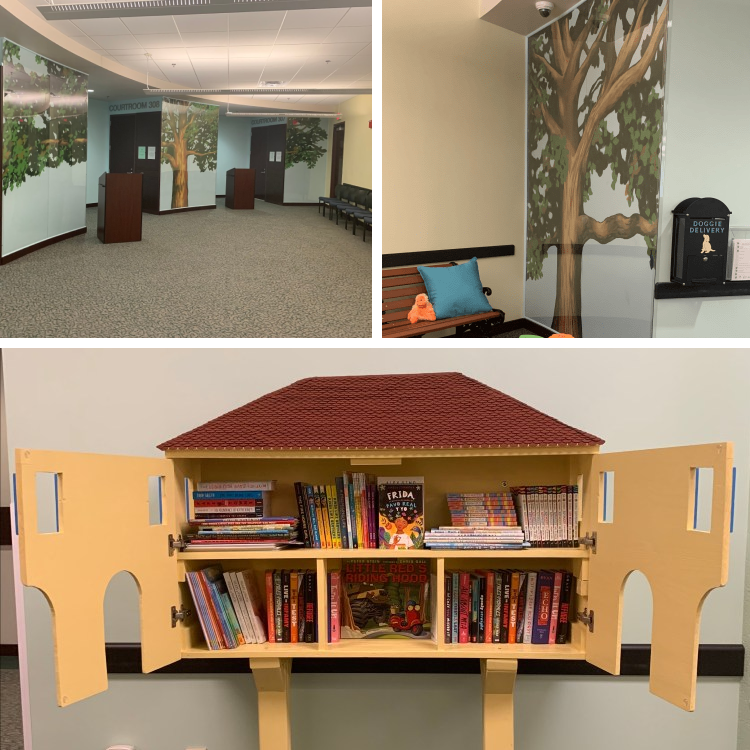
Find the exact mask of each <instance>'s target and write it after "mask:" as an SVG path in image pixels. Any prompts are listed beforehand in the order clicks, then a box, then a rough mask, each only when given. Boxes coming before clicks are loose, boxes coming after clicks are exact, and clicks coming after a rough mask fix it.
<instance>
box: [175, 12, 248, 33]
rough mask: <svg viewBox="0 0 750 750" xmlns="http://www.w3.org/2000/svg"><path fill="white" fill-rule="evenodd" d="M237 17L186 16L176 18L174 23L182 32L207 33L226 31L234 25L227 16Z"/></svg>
mask: <svg viewBox="0 0 750 750" xmlns="http://www.w3.org/2000/svg"><path fill="white" fill-rule="evenodd" d="M230 15H236V14H235V13H206V14H205V15H195V16H191V15H186V16H174V22H175V23H176V24H177V28H178V29H179V30H180V31H186V32H188V33H191V32H206V31H226V30H227V29H229V28H230V27H233V24H231V23H230V20H229V18H228V17H227V16H230Z"/></svg>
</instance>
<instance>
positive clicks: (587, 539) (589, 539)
mask: <svg viewBox="0 0 750 750" xmlns="http://www.w3.org/2000/svg"><path fill="white" fill-rule="evenodd" d="M578 541H579V542H580V544H582V545H583V546H584V547H588V548H589V549H590V550H591V551H592V552H593V553H594V554H596V532H595V531H594V532H592V533H591V534H586V536H583V537H581V538H580V539H579V540H578Z"/></svg>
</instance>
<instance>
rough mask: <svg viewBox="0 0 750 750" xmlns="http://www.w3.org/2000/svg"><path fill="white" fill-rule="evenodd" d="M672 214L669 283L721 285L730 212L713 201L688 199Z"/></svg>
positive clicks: (722, 205) (714, 199) (725, 265)
mask: <svg viewBox="0 0 750 750" xmlns="http://www.w3.org/2000/svg"><path fill="white" fill-rule="evenodd" d="M672 213H673V214H674V225H673V229H672V276H671V278H672V281H676V282H678V283H680V284H711V283H722V282H723V281H724V280H725V279H726V267H727V245H728V239H729V216H730V215H731V213H732V212H731V211H730V210H729V209H728V208H727V207H726V206H725V205H724V204H723V203H722V202H721V201H720V200H717V199H716V198H688V199H687V200H685V201H682V203H680V204H679V205H678V206H677V208H675V209H674V211H672Z"/></svg>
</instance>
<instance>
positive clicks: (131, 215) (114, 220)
mask: <svg viewBox="0 0 750 750" xmlns="http://www.w3.org/2000/svg"><path fill="white" fill-rule="evenodd" d="M142 196H143V175H142V174H140V173H139V174H113V173H111V172H104V174H102V176H101V177H100V178H99V213H98V216H97V222H96V236H97V237H98V238H99V239H100V240H101V241H102V242H104V243H105V244H109V243H111V242H140V241H141V235H142V222H143V218H142V213H141V204H142V200H143V197H142Z"/></svg>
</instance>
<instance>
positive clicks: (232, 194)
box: [226, 169, 255, 208]
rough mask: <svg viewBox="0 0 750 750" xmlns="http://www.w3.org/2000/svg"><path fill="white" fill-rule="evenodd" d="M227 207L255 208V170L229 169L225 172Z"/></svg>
mask: <svg viewBox="0 0 750 750" xmlns="http://www.w3.org/2000/svg"><path fill="white" fill-rule="evenodd" d="M226 207H227V208H255V170H254V169H230V170H229V171H228V172H227V197H226Z"/></svg>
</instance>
